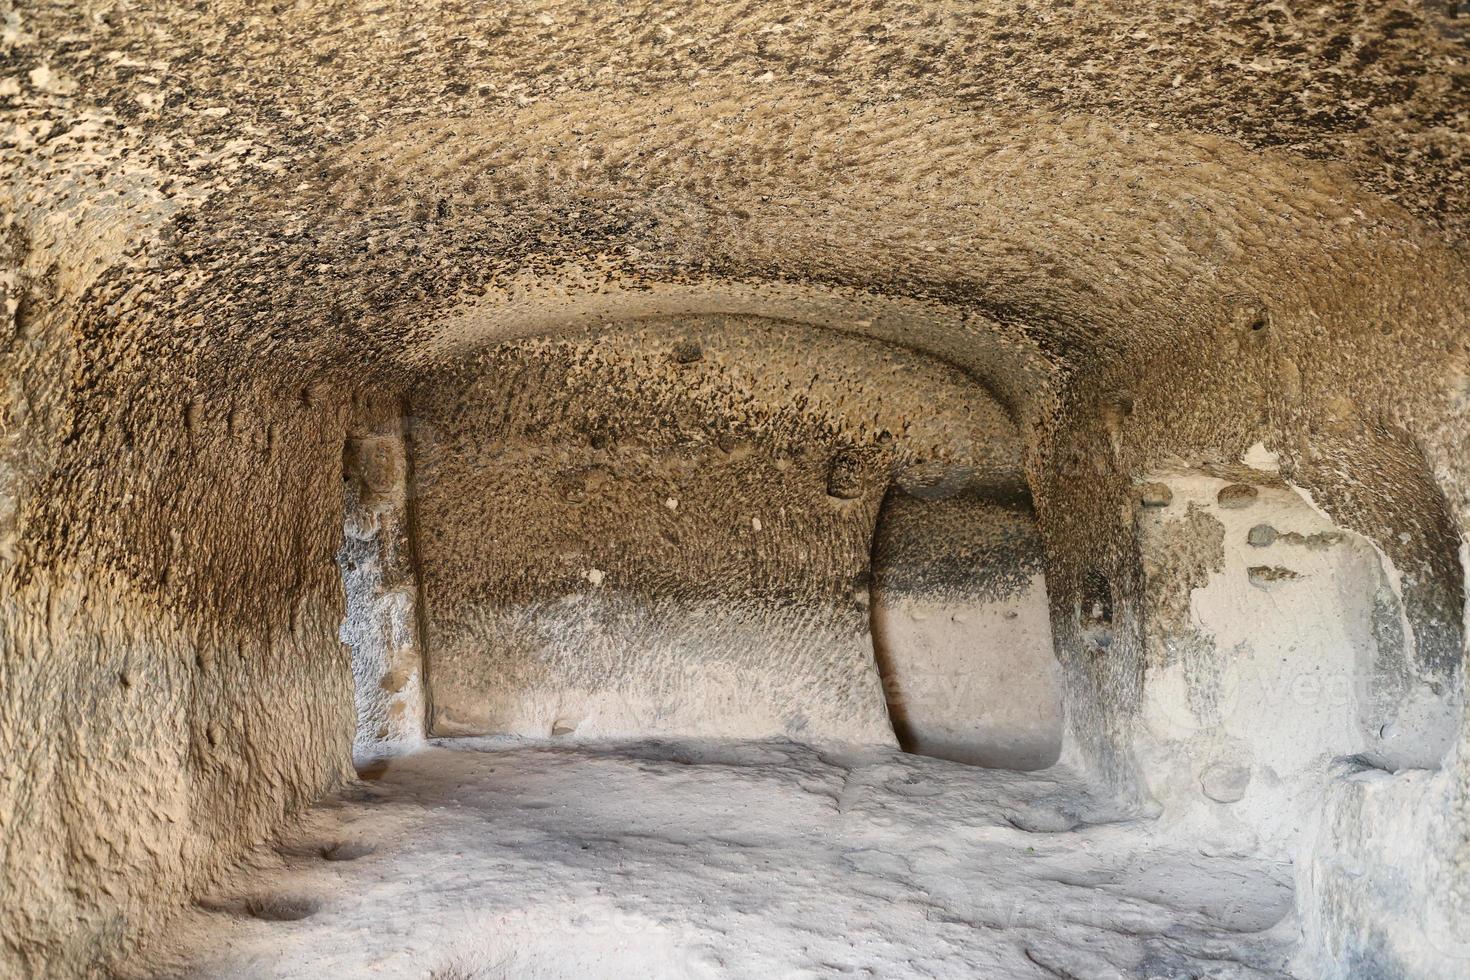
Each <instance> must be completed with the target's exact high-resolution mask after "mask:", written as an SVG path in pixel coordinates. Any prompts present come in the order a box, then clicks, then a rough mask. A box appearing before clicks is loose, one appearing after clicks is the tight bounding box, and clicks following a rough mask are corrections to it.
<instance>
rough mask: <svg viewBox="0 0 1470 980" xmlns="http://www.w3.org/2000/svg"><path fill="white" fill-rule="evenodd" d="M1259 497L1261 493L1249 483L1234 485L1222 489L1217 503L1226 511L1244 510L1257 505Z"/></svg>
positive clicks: (1216, 498) (1217, 496) (1216, 497)
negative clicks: (1254, 504)
mask: <svg viewBox="0 0 1470 980" xmlns="http://www.w3.org/2000/svg"><path fill="white" fill-rule="evenodd" d="M1258 496H1260V491H1258V490H1257V489H1256V488H1255V487H1253V486H1251V485H1250V484H1249V483H1232V484H1230V486H1228V487H1222V488H1221V490H1220V492H1219V493H1218V494H1216V495H1215V501H1216V502H1217V503H1218V504H1219V505H1220V506H1221V507H1223V508H1224V509H1226V510H1243V509H1245V508H1246V507H1249V506H1250V505H1251V504H1253V503H1255V502H1256V497H1258Z"/></svg>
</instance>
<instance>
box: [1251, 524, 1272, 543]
mask: <svg viewBox="0 0 1470 980" xmlns="http://www.w3.org/2000/svg"><path fill="white" fill-rule="evenodd" d="M1245 540H1246V543H1247V544H1249V545H1250V546H1251V547H1253V548H1266V547H1270V546H1271V545H1272V544H1274V543H1275V541H1276V529H1275V528H1274V527H1272V526H1271V525H1269V524H1257V525H1256V526H1255V527H1253V528H1251V529H1250V531H1249V533H1247V534H1246V536H1245Z"/></svg>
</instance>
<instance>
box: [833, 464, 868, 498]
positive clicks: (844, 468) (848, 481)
mask: <svg viewBox="0 0 1470 980" xmlns="http://www.w3.org/2000/svg"><path fill="white" fill-rule="evenodd" d="M862 495H863V460H862V457H861V456H859V455H858V454H857V453H854V452H841V453H838V454H837V455H836V456H833V457H832V462H831V464H830V465H829V466H828V467H827V496H829V497H835V498H836V499H838V500H856V499H857V498H858V497H861V496H862Z"/></svg>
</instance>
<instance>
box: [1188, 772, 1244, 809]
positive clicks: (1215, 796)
mask: <svg viewBox="0 0 1470 980" xmlns="http://www.w3.org/2000/svg"><path fill="white" fill-rule="evenodd" d="M1250 782H1251V771H1250V769H1249V768H1247V767H1245V766H1232V765H1213V766H1210V767H1209V768H1207V769H1206V770H1205V771H1204V772H1202V773H1200V777H1199V787H1200V791H1201V792H1203V793H1204V794H1205V795H1206V796H1208V797H1209V798H1210V799H1212V800H1214V801H1215V802H1216V803H1236V802H1238V801H1239V800H1240V799H1241V798H1243V797H1244V796H1245V791H1246V788H1247V787H1249V786H1250Z"/></svg>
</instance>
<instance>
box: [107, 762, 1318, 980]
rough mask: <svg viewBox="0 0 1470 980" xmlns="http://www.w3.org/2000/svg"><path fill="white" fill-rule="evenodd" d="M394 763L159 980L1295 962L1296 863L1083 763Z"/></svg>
mask: <svg viewBox="0 0 1470 980" xmlns="http://www.w3.org/2000/svg"><path fill="white" fill-rule="evenodd" d="M370 775H371V777H372V778H370V779H368V780H366V781H364V782H363V784H362V785H361V786H360V787H358V788H355V789H354V790H353V791H352V792H350V793H348V794H347V795H345V796H344V797H342V798H339V799H336V800H332V801H329V802H326V803H324V804H322V805H320V806H318V807H316V808H315V809H314V810H312V811H311V813H310V814H309V815H308V817H307V818H306V819H305V821H303V823H302V825H301V826H300V828H299V829H298V830H297V831H296V832H294V833H292V834H291V835H288V836H287V837H286V838H285V839H284V840H283V841H282V843H281V846H280V847H279V848H278V849H262V851H261V852H260V853H259V854H258V855H257V856H256V858H255V859H254V860H253V861H252V862H251V864H250V866H249V867H246V868H244V869H242V870H241V872H240V873H239V874H238V875H237V876H235V877H234V878H233V879H232V880H231V881H230V882H229V883H228V884H227V885H226V887H224V888H223V889H222V890H220V891H219V892H217V893H216V894H215V895H214V896H212V897H211V898H210V899H209V900H208V901H206V902H204V903H201V906H200V907H199V908H198V909H197V910H196V911H194V912H192V913H190V915H188V916H186V917H185V918H184V919H182V920H180V921H179V922H177V923H176V924H175V926H174V927H173V928H171V930H170V931H169V933H168V935H167V936H166V937H165V938H164V939H163V940H162V941H161V942H160V943H157V944H155V946H154V948H152V949H150V950H148V951H147V952H146V954H145V955H144V956H142V957H140V959H139V961H138V963H137V967H136V969H137V975H138V976H145V975H146V976H160V975H161V976H187V977H231V978H234V977H272V978H274V977H302V978H308V977H309V978H312V980H317V978H323V977H332V978H339V977H340V978H351V977H416V978H429V977H433V978H438V980H469V978H494V977H514V978H542V977H547V978H549V977H576V978H590V977H654V978H664V977H669V978H686V977H688V978H697V977H753V978H754V977H758V978H763V980H764V978H797V977H832V976H855V977H883V978H888V977H955V978H974V977H982V978H1007V980H1009V978H1021V977H1068V978H1071V977H1075V978H1081V980H1088V978H1094V977H1098V978H1101V977H1167V978H1177V977H1222V978H1223V977H1257V976H1283V975H1286V974H1285V962H1286V952H1287V945H1288V943H1289V941H1290V939H1291V938H1292V933H1293V930H1292V926H1291V922H1290V920H1289V916H1288V913H1289V909H1290V904H1291V892H1290V886H1289V880H1290V879H1289V874H1290V869H1289V868H1287V867H1285V866H1282V865H1272V864H1265V863H1262V862H1258V861H1254V860H1252V859H1250V858H1248V857H1241V856H1227V855H1207V854H1204V853H1201V848H1199V847H1198V846H1195V845H1193V844H1191V843H1189V842H1184V841H1172V842H1171V841H1168V840H1164V839H1162V838H1161V837H1160V835H1159V832H1158V830H1157V828H1156V826H1155V825H1154V824H1152V823H1150V822H1148V821H1140V820H1127V819H1124V818H1122V817H1121V815H1118V814H1110V813H1108V812H1106V811H1105V810H1104V809H1103V808H1102V807H1101V806H1099V805H1098V804H1097V803H1096V802H1095V801H1093V800H1092V799H1091V798H1090V797H1089V796H1088V795H1087V794H1086V793H1085V792H1084V791H1082V790H1080V789H1079V788H1078V787H1076V786H1075V785H1072V784H1070V783H1069V782H1068V781H1067V780H1066V778H1065V774H1063V773H1059V772H1058V771H1056V770H1049V771H1047V772H1044V773H1013V772H1005V771H999V770H985V769H974V768H969V767H965V766H961V765H956V764H953V763H946V762H939V761H936V760H931V759H924V758H919V757H916V756H909V755H903V754H900V753H896V752H894V753H890V752H886V751H885V752H867V753H863V754H856V755H847V756H842V755H830V754H827V753H819V752H818V751H816V750H813V749H810V748H805V747H800V746H795V745H792V744H789V743H768V742H762V743H735V744H721V743H638V744H622V745H615V746H608V745H600V746H582V747H572V746H566V747H563V745H562V744H560V743H558V744H557V745H556V746H555V747H553V746H549V745H545V744H540V745H534V744H528V743H524V742H509V741H500V740H461V741H454V742H447V743H442V744H440V745H438V746H436V747H434V748H431V749H428V750H426V751H424V752H421V753H419V754H416V755H413V756H409V757H405V758H401V759H396V760H393V761H392V762H391V763H390V764H389V765H388V766H387V767H386V769H385V770H383V771H381V772H376V773H372V774H370ZM1273 926H1274V927H1275V928H1272V927H1273Z"/></svg>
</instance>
